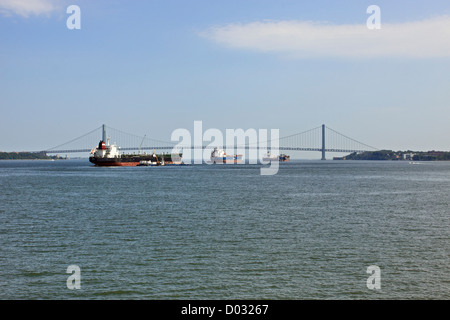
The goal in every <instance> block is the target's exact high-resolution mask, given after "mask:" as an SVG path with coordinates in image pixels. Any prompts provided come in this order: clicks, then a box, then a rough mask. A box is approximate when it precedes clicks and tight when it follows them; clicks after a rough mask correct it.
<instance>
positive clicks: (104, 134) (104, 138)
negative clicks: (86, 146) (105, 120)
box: [102, 125, 106, 142]
mask: <svg viewBox="0 0 450 320" xmlns="http://www.w3.org/2000/svg"><path fill="white" fill-rule="evenodd" d="M102 141H104V142H106V128H105V125H102Z"/></svg>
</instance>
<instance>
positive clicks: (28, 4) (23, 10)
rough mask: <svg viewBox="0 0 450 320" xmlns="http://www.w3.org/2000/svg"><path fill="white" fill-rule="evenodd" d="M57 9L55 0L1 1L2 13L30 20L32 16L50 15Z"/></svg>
mask: <svg viewBox="0 0 450 320" xmlns="http://www.w3.org/2000/svg"><path fill="white" fill-rule="evenodd" d="M56 9H57V5H56V2H55V1H54V0H0V12H1V13H3V14H4V15H7V16H11V15H13V14H17V15H20V16H22V17H25V18H28V17H29V16H31V15H36V16H37V15H49V14H50V13H51V12H52V11H54V10H56Z"/></svg>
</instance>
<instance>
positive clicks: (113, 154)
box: [89, 140, 182, 167]
mask: <svg viewBox="0 0 450 320" xmlns="http://www.w3.org/2000/svg"><path fill="white" fill-rule="evenodd" d="M181 157H182V153H177V154H155V152H153V154H120V153H119V148H118V147H117V146H116V145H114V144H109V141H107V143H105V141H103V140H101V141H100V143H99V144H98V146H97V147H96V148H93V149H92V150H91V156H90V157H89V161H90V162H91V163H93V164H95V165H96V166H105V167H123V166H127V167H135V166H138V165H158V166H159V165H177V164H182V162H181Z"/></svg>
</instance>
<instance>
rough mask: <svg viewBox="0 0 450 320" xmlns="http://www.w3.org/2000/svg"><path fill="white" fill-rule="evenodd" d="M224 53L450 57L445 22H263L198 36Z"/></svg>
mask: <svg viewBox="0 0 450 320" xmlns="http://www.w3.org/2000/svg"><path fill="white" fill-rule="evenodd" d="M200 35H201V36H203V37H205V38H207V39H210V40H212V41H214V42H216V43H218V44H220V45H224V46H227V47H230V48H236V49H245V50H253V51H259V52H272V53H276V54H281V55H283V56H289V57H295V58H304V57H317V56H328V57H348V58H372V57H392V56H397V57H412V58H432V57H450V17H449V16H441V17H436V18H432V19H427V20H423V21H414V22H405V23H382V24H381V29H380V30H369V29H368V28H367V26H366V24H361V25H350V24H348V25H333V24H328V23H318V22H309V21H264V22H252V23H246V24H241V23H236V24H228V25H225V26H215V27H211V28H209V29H207V30H205V31H204V32H201V33H200Z"/></svg>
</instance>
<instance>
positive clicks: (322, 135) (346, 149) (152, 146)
mask: <svg viewBox="0 0 450 320" xmlns="http://www.w3.org/2000/svg"><path fill="white" fill-rule="evenodd" d="M100 139H101V140H103V141H107V140H109V141H110V142H111V143H114V144H115V145H117V146H119V147H120V151H122V152H124V151H138V152H139V153H140V152H145V150H169V151H170V150H172V151H173V150H174V148H176V147H177V146H178V147H180V146H179V144H178V142H174V141H170V142H169V141H161V140H155V139H152V138H148V137H147V136H143V137H142V136H138V135H134V134H131V133H127V132H123V131H121V130H118V129H114V128H112V127H109V126H108V127H107V126H106V125H102V126H100V127H97V128H95V129H94V130H92V131H89V132H88V133H85V134H83V135H81V136H79V137H77V138H75V139H72V140H70V141H67V142H65V143H62V144H60V145H58V146H55V147H52V148H49V149H46V150H41V151H39V152H44V153H46V154H69V153H90V152H91V150H92V148H93V147H95V146H97V145H98V143H99V141H100ZM268 142H269V145H268V146H267V150H269V151H270V150H271V149H272V147H271V145H272V144H271V143H270V141H268ZM208 147H209V148H211V144H208V145H204V144H203V145H192V146H191V145H186V146H183V147H182V148H183V149H205V148H208ZM224 147H225V148H226V146H224ZM234 148H236V149H238V150H239V149H240V150H242V149H246V150H249V149H260V148H261V147H259V146H258V145H255V144H251V143H246V144H245V145H235V146H234ZM273 149H276V150H277V151H315V152H320V153H321V159H322V160H325V159H326V153H327V152H333V153H354V152H357V153H360V152H366V151H376V150H379V149H378V148H375V147H372V146H370V145H368V144H365V143H362V142H360V141H357V140H355V139H353V138H350V137H348V136H346V135H344V134H342V133H339V132H338V131H336V130H333V129H331V128H330V127H327V126H325V125H324V124H323V125H321V126H318V127H315V128H312V129H309V130H306V131H303V132H300V133H296V134H292V135H289V136H285V137H280V138H279V139H278V144H277V147H276V148H273ZM227 150H229V149H227ZM178 151H179V150H178ZM178 151H177V152H178Z"/></svg>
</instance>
